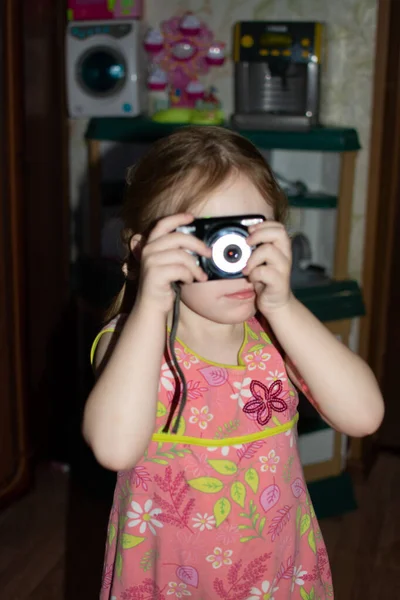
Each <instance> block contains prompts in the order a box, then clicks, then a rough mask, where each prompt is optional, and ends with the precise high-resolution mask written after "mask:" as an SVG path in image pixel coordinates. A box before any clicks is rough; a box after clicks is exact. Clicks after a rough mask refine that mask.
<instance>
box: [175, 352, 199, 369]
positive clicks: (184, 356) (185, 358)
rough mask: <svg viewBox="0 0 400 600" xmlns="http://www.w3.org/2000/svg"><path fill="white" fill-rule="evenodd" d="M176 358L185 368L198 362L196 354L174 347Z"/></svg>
mask: <svg viewBox="0 0 400 600" xmlns="http://www.w3.org/2000/svg"><path fill="white" fill-rule="evenodd" d="M176 358H177V360H178V363H183V366H184V367H185V369H190V367H191V366H192V365H197V364H198V363H199V362H200V361H199V359H198V358H197V356H194V355H193V354H191V353H190V352H186V351H185V350H184V349H183V348H177V349H176Z"/></svg>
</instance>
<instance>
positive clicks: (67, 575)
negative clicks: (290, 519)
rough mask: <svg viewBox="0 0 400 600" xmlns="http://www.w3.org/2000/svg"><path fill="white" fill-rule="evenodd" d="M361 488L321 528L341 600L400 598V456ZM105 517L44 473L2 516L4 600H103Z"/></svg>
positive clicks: (56, 476)
mask: <svg viewBox="0 0 400 600" xmlns="http://www.w3.org/2000/svg"><path fill="white" fill-rule="evenodd" d="M356 488H357V489H356V493H357V497H358V500H359V509H358V510H357V511H356V512H354V513H351V514H347V515H344V516H342V517H338V518H334V519H326V520H324V521H322V522H321V526H322V529H323V533H324V536H325V541H326V544H327V547H328V552H329V555H330V559H331V565H332V572H333V579H334V584H335V598H336V600H385V599H394V600H397V599H400V456H396V455H391V454H384V453H382V454H380V455H379V457H378V459H377V461H376V463H375V465H374V467H373V470H372V472H371V475H370V477H369V478H368V481H367V482H365V483H364V484H362V485H361V484H360V485H357V486H356ZM107 513H108V503H107V502H104V501H96V500H94V498H93V497H89V496H88V494H87V493H84V492H83V491H82V489H81V488H80V487H79V486H78V485H76V484H72V485H71V482H70V478H69V477H68V475H65V474H63V473H61V472H57V471H54V470H52V469H50V468H42V469H41V470H40V471H39V473H38V478H37V485H36V488H35V490H34V491H33V492H31V493H30V494H29V495H28V496H26V497H25V498H23V499H22V500H21V501H19V502H18V503H17V504H15V505H13V506H12V507H11V508H9V509H8V510H6V511H5V512H4V513H2V514H1V515H0V599H1V600H95V599H96V598H98V589H99V584H98V582H99V578H100V574H101V562H102V555H103V547H104V539H105V527H106V522H107ZM210 600H212V599H210Z"/></svg>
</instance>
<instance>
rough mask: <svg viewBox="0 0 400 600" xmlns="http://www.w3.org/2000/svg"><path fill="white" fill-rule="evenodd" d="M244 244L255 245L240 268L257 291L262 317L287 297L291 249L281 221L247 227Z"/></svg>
mask: <svg viewBox="0 0 400 600" xmlns="http://www.w3.org/2000/svg"><path fill="white" fill-rule="evenodd" d="M249 233H250V235H249V237H248V238H247V243H248V244H249V245H250V246H258V247H257V248H256V249H255V250H254V251H253V253H252V255H251V257H250V258H249V261H248V263H247V266H246V268H245V269H244V270H243V273H244V275H246V276H247V277H248V279H249V281H250V282H251V283H253V284H254V288H255V291H256V294H257V308H258V309H259V310H260V311H261V312H262V314H263V315H264V316H267V315H268V313H270V312H272V311H274V310H276V309H278V308H281V307H282V306H285V305H286V304H287V303H288V302H289V299H290V297H291V290H290V273H291V267H292V249H291V243H290V239H289V236H288V234H287V232H286V229H285V228H284V226H283V225H282V224H281V223H277V222H275V221H264V222H263V223H260V224H259V225H255V226H254V227H250V228H249Z"/></svg>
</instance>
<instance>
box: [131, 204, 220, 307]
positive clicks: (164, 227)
mask: <svg viewBox="0 0 400 600" xmlns="http://www.w3.org/2000/svg"><path fill="white" fill-rule="evenodd" d="M193 219H194V217H193V216H192V215H187V214H178V215H173V216H171V217H166V218H164V219H161V220H160V221H159V222H158V223H157V225H156V226H155V227H154V229H153V230H152V232H151V233H150V235H149V237H148V239H147V241H146V244H145V245H144V247H143V250H142V254H141V267H140V279H139V291H138V301H139V302H144V303H145V307H146V309H147V308H149V307H150V306H151V309H152V310H157V311H161V312H162V313H163V314H165V315H167V314H168V313H169V312H170V310H171V309H172V307H173V304H174V298H175V294H174V291H173V289H172V284H173V283H174V282H178V281H180V282H182V283H193V282H195V281H202V282H204V281H207V275H206V274H205V273H204V271H203V270H202V268H201V267H199V266H198V265H197V262H196V257H195V256H193V255H192V254H190V252H194V253H195V254H199V255H201V256H208V257H209V256H211V249H210V248H208V247H207V246H206V245H205V244H204V242H202V241H201V240H199V239H198V238H196V237H195V236H192V235H187V234H185V233H180V232H179V233H178V232H176V231H175V229H176V228H177V227H180V226H181V225H188V224H189V223H191V222H192V221H193ZM188 251H189V252H188Z"/></svg>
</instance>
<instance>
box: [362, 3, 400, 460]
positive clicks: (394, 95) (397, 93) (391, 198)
mask: <svg viewBox="0 0 400 600" xmlns="http://www.w3.org/2000/svg"><path fill="white" fill-rule="evenodd" d="M378 5H379V19H378V32H377V49H376V61H375V86H374V105H373V111H372V115H373V119H372V131H371V151H370V170H369V190H368V206H367V224H366V236H365V251H364V274H363V287H364V295H365V300H366V306H367V316H366V317H365V318H364V319H363V322H362V328H361V338H360V351H361V354H362V356H363V357H364V358H365V359H366V360H367V361H368V362H369V364H370V365H371V367H372V368H373V370H374V372H375V374H376V376H377V378H378V381H379V383H380V385H381V388H382V391H383V395H384V398H385V405H386V415H385V418H384V423H383V426H382V428H381V430H380V432H379V433H378V435H377V436H375V438H374V439H375V441H377V442H379V444H380V445H383V446H391V447H398V448H400V442H399V434H398V419H399V418H400V410H399V406H400V405H399V399H398V391H397V387H398V374H397V372H398V361H399V358H398V357H399V353H400V309H399V302H400V264H399V260H400V259H399V256H400V37H399V34H398V23H399V22H400V2H398V0H380V1H379V4H378ZM359 448H360V452H359V457H358V458H363V457H364V458H365V456H366V454H368V450H369V449H370V448H371V443H370V440H367V441H366V442H364V443H361V442H360V444H359ZM363 450H364V453H363ZM365 451H366V452H365Z"/></svg>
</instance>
